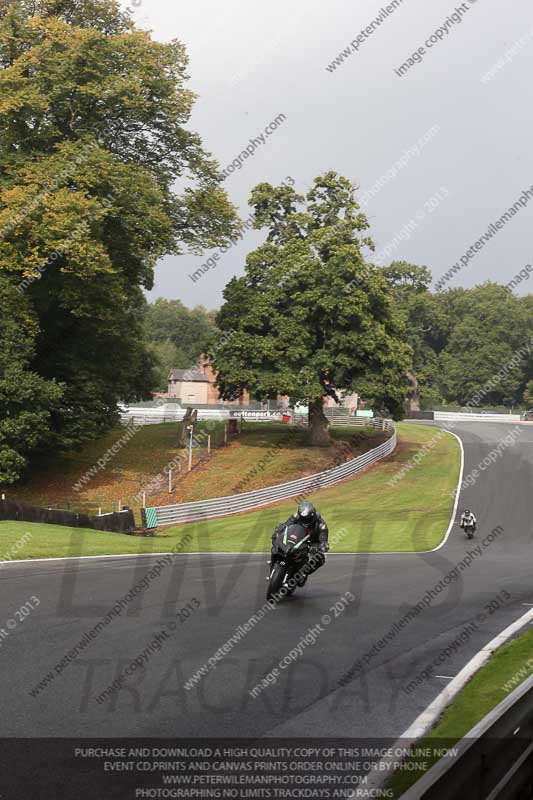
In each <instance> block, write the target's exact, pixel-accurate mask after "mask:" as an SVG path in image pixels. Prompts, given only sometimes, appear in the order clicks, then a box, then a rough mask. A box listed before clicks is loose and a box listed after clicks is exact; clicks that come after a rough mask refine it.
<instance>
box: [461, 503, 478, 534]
mask: <svg viewBox="0 0 533 800" xmlns="http://www.w3.org/2000/svg"><path fill="white" fill-rule="evenodd" d="M476 525H477V519H476V518H475V516H474V514H473V513H472V512H471V511H470V509H469V508H465V510H464V511H463V515H462V517H461V528H462V529H463V530H465V529H466V528H468V527H471V528H472V530H473V531H475V530H476Z"/></svg>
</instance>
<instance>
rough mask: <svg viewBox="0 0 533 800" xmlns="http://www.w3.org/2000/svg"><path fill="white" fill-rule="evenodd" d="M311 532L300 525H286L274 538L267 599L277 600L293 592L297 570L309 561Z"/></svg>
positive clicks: (302, 573) (296, 583)
mask: <svg viewBox="0 0 533 800" xmlns="http://www.w3.org/2000/svg"><path fill="white" fill-rule="evenodd" d="M311 549H312V548H311V534H309V533H308V532H307V531H306V529H305V528H304V527H303V526H302V525H287V526H286V527H285V528H284V529H283V530H282V531H280V532H279V533H278V534H277V536H276V537H275V539H274V542H273V545H272V556H271V558H270V561H269V564H270V575H269V577H268V578H267V580H268V589H267V600H279V599H280V598H281V597H284V596H285V597H288V596H289V595H291V594H293V592H294V591H295V589H296V587H297V586H298V580H297V578H298V577H300V576H302V577H304V576H305V573H304V572H300V576H299V575H298V573H299V571H300V570H301V569H302V567H303V566H304V564H306V563H307V562H308V561H309V554H310V552H311Z"/></svg>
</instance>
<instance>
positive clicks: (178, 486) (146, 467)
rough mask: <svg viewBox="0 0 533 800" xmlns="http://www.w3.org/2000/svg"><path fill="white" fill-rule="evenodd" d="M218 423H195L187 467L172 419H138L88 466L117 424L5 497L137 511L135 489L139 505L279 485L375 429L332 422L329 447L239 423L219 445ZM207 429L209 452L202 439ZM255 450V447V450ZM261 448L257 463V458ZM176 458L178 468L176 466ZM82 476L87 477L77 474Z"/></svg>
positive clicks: (279, 428)
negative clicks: (235, 433)
mask: <svg viewBox="0 0 533 800" xmlns="http://www.w3.org/2000/svg"><path fill="white" fill-rule="evenodd" d="M224 428H225V422H223V421H211V422H210V423H207V422H199V423H198V426H197V428H196V433H197V435H198V438H199V441H200V442H201V443H202V445H203V446H201V447H197V448H194V450H193V464H194V469H193V470H192V471H191V472H188V471H187V467H186V465H187V461H188V456H187V452H186V450H185V449H183V448H182V449H178V448H177V446H176V445H177V435H178V430H179V423H177V422H169V423H162V424H158V425H145V426H144V427H141V428H139V429H138V430H137V431H136V432H135V435H134V436H132V437H131V438H129V439H128V441H127V443H126V444H124V445H123V446H121V447H120V449H118V452H116V453H115V455H113V457H112V458H111V460H110V461H109V462H108V463H107V465H105V468H104V469H96V470H95V472H96V474H91V471H93V470H94V469H95V465H97V464H98V460H99V459H102V457H103V455H104V454H105V453H106V452H107V451H108V450H109V449H110V448H112V447H113V445H115V443H117V442H119V443H120V441H121V437H123V436H124V434H125V431H126V428H125V427H124V426H118V427H116V428H114V429H112V430H111V431H109V432H108V433H106V434H105V435H104V436H101V437H99V438H98V439H96V440H95V441H93V442H88V443H86V444H85V445H84V446H83V448H81V450H79V451H78V452H72V453H69V454H68V455H64V454H63V455H61V454H57V453H50V454H47V456H46V457H43V458H41V459H40V460H38V461H36V462H34V463H33V464H32V468H31V470H30V471H29V472H28V473H27V474H26V475H25V476H24V479H23V480H21V481H19V482H18V483H17V484H15V485H14V486H12V487H9V489H8V490H7V496H8V499H10V500H16V501H19V502H23V503H30V504H34V505H41V506H46V507H49V506H52V507H54V508H62V509H66V510H73V511H80V512H85V513H88V514H97V513H98V509H101V510H102V511H103V512H104V513H105V512H106V511H114V510H116V508H117V505H118V502H119V500H120V501H121V503H122V504H126V505H128V506H130V507H131V508H132V509H133V510H134V511H135V512H136V513H137V518H138V519H140V517H139V514H138V512H139V510H140V506H141V503H142V492H143V491H146V492H147V504H148V505H152V506H159V505H172V504H175V503H185V502H189V501H194V500H206V499H208V498H210V497H223V496H226V495H229V494H236V493H238V492H242V491H249V490H253V489H259V488H263V487H264V486H268V485H271V484H273V483H283V482H284V481H288V480H293V479H294V478H299V477H303V476H304V475H309V474H311V473H312V472H319V471H320V470H323V469H327V468H328V467H330V466H331V464H332V463H334V462H335V460H336V457H337V456H339V455H340V456H341V458H342V457H343V456H342V446H343V443H347V444H349V446H350V452H349V453H348V454H345V455H344V458H345V459H346V458H353V457H355V456H357V455H359V453H362V452H365V451H367V450H369V449H371V448H373V447H375V446H377V445H378V444H379V443H380V442H381V441H382V440H383V433H382V432H381V431H377V430H375V429H373V428H356V429H354V428H346V427H343V428H337V429H335V431H334V433H333V436H332V439H333V441H332V444H331V446H330V447H326V448H319V447H314V448H311V447H309V446H308V443H307V431H306V430H302V429H300V428H295V427H293V426H288V425H283V424H281V423H257V422H248V421H247V422H245V424H244V427H243V432H242V435H241V436H240V437H239V438H237V439H236V440H234V441H231V442H230V444H229V446H227V447H225V446H223V445H224ZM202 433H204V434H205V433H209V434H210V435H211V445H212V451H211V456H210V457H208V455H207V437H206V436H201V434H202ZM261 451H263V452H261ZM265 454H268V458H267V461H266V463H265V464H263V465H261V466H260V467H259V468H258V464H261V459H262V457H263V456H264V455H265ZM177 456H180V457H181V459H182V469H181V471H179V469H178V464H179V459H178V460H176V459H177ZM169 464H173V476H172V478H173V480H172V491H171V492H170V493H169V491H168V472H165V468H166V467H167V465H169ZM84 476H85V477H88V476H89V478H88V480H84Z"/></svg>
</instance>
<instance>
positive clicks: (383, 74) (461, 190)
mask: <svg viewBox="0 0 533 800" xmlns="http://www.w3.org/2000/svg"><path fill="white" fill-rule="evenodd" d="M133 2H135V3H136V7H134V6H133ZM133 2H132V0H130V6H131V8H132V10H133V16H134V19H135V20H136V21H137V22H138V24H139V25H141V26H142V27H145V28H146V27H148V28H150V29H152V30H153V35H154V37H155V38H157V39H160V40H168V39H171V38H178V39H180V40H181V41H183V42H184V43H185V44H186V46H187V50H188V52H189V55H190V68H189V72H190V75H191V80H190V86H191V88H192V89H194V91H195V92H197V94H198V95H199V97H198V100H197V104H196V106H195V110H194V113H193V115H192V118H191V122H190V127H191V128H192V129H194V130H196V131H197V132H198V133H199V134H200V135H201V137H202V140H203V142H204V144H205V147H206V148H207V149H208V150H210V151H211V152H212V153H213V154H214V155H215V156H216V157H217V159H218V160H219V162H220V164H221V166H222V167H223V168H225V167H226V166H227V165H228V164H230V163H231V162H232V161H233V160H234V159H235V158H236V157H237V156H238V155H239V154H240V153H241V151H242V150H244V148H245V147H246V146H247V145H248V144H249V142H250V140H251V139H253V138H257V137H258V136H259V135H260V134H261V133H262V132H263V131H264V129H265V127H266V126H267V125H268V124H269V123H270V122H271V121H272V120H274V119H275V118H276V117H278V115H280V114H284V115H285V117H286V119H285V121H284V122H282V123H281V124H280V125H279V127H278V128H277V129H276V130H275V131H274V132H273V133H272V134H271V135H270V136H269V137H267V138H266V139H265V143H264V144H261V145H260V146H258V147H257V148H256V150H255V152H254V154H253V156H251V157H249V158H248V159H246V160H243V161H242V167H241V169H236V170H235V172H233V174H232V175H231V176H230V177H229V178H228V179H227V180H226V183H225V187H226V189H227V191H228V194H229V196H230V198H231V199H232V201H233V202H234V203H235V204H236V205H237V207H238V208H239V210H240V214H241V217H243V218H245V217H247V216H248V215H249V213H250V209H249V207H248V199H249V196H250V190H251V189H252V187H253V186H254V185H255V184H256V183H258V182H260V181H269V182H271V183H274V184H276V183H279V182H281V181H282V180H284V179H285V178H286V176H291V177H292V178H293V179H294V181H295V182H296V186H295V188H296V189H298V190H302V191H304V190H305V189H306V185H308V184H309V182H310V181H311V180H312V179H313V177H314V176H316V175H318V174H320V173H322V172H324V171H326V170H328V169H333V170H336V171H337V172H339V173H341V174H342V175H345V176H347V177H349V178H350V179H352V180H354V181H356V182H357V184H358V185H359V186H360V195H361V196H364V195H365V192H366V193H367V194H366V200H367V203H366V205H365V211H366V213H367V215H368V217H369V220H370V223H371V235H372V236H373V238H374V241H375V243H376V257H377V256H378V255H379V256H380V257H381V260H382V263H388V262H390V261H392V260H395V259H403V260H408V261H411V262H414V263H417V264H425V265H427V266H428V267H429V268H430V269H431V271H432V273H433V276H434V279H435V281H437V280H438V279H439V278H440V277H442V275H443V274H444V273H446V271H447V270H449V269H450V268H451V267H452V266H453V265H454V264H456V263H457V262H460V260H461V257H463V256H465V254H466V252H467V251H468V250H469V248H470V247H471V246H472V245H474V243H475V242H476V241H478V240H479V239H480V237H481V235H482V234H484V233H485V232H487V229H488V228H489V225H490V224H491V223H493V222H496V220H499V219H500V217H501V216H502V215H503V214H504V212H505V211H506V210H507V209H508V208H509V207H511V206H512V205H513V204H514V203H515V202H516V201H517V200H518V199H519V197H520V196H521V195H522V192H523V191H524V190H526V189H529V188H530V187H532V186H533V148H532V146H531V139H532V129H533V125H532V122H533V104H532V98H531V74H532V72H533V7H532V5H531V0H507V2H506V3H505V4H503V3H502V2H501V1H499V0H467V1H466V2H464V3H463V4H462V5H461V4H460V3H453V2H449V0H432V2H431V3H429V2H428V0H403V2H399V0H396V2H397V3H398V5H397V8H396V9H392V10H391V12H390V13H389V14H388V15H387V13H386V11H385V13H382V12H381V10H382V9H384V8H385V9H387V6H388V3H387V0H359V1H358V2H357V4H356V3H354V2H353V0H329V2H327V3H326V2H324V0H305V1H304V0H290V2H287V0H269V2H268V3H265V2H259V0H224V2H222V0H195V2H194V3H193V2H190V3H187V2H180V3H177V2H176V0H142V2H141V5H140V6H138V5H137V4H138V3H139V2H140V0H133ZM123 5H124V6H126V5H128V4H127V3H126V2H124V3H123ZM389 8H391V7H390V6H389ZM456 9H460V10H459V12H456V11H455V10H456ZM380 12H381V18H382V20H383V21H382V23H381V25H379V26H376V29H375V30H374V31H373V32H370V34H369V35H366V36H362V37H360V38H359V42H360V43H359V44H358V45H357V46H358V49H357V51H352V52H351V54H350V55H349V57H346V58H345V60H344V62H343V63H341V64H340V65H339V66H337V67H336V69H334V70H332V71H328V70H327V69H326V67H327V66H328V65H329V64H331V63H332V62H333V61H334V59H335V58H336V57H337V56H339V54H340V53H341V52H342V51H343V50H344V49H345V48H349V47H350V43H351V42H352V41H353V40H356V39H357V37H358V36H359V34H360V33H361V31H362V30H364V29H365V28H367V26H369V25H370V24H371V22H372V20H374V19H376V18H377V17H379V16H380ZM454 12H455V13H454ZM459 20H460V21H459ZM438 29H440V33H439V32H437V31H438ZM436 32H437V33H436ZM432 36H433V42H432V41H431V39H430V37H432ZM439 36H440V37H441V38H439ZM425 42H429V45H431V46H427V45H426V44H425ZM420 47H422V48H423V52H422V53H421V55H420V58H421V60H420V61H413V60H411V65H410V66H408V68H406V69H405V70H404V74H403V76H400V75H398V74H397V72H396V71H395V70H399V69H400V67H401V65H402V64H404V63H406V62H407V61H408V59H409V58H410V57H411V56H412V54H413V53H414V52H415V51H417V50H418V48H420ZM500 59H502V60H501V61H500V65H499V67H498V66H497V65H498V62H499V60H500ZM490 70H492V73H491V74H490V75H489V76H488V77H485V81H483V80H482V78H483V76H487V73H489V71H490ZM421 140H422V141H423V140H425V143H424V144H421ZM417 146H418V148H419V150H418V153H417V151H416V147H417ZM395 172H396V174H394V173H395ZM380 179H381V180H380ZM379 187H380V188H379ZM369 192H373V194H374V196H373V197H369V194H368V193H369ZM526 202H527V201H525V200H524V207H523V209H521V210H520V212H519V213H517V214H516V215H514V216H513V217H512V219H511V220H510V221H509V222H508V223H507V224H506V225H505V226H504V227H502V228H501V229H500V230H498V232H497V234H495V235H494V236H493V237H492V238H490V239H487V241H486V243H484V245H483V246H482V247H479V248H478V250H477V251H475V252H473V251H472V252H473V257H470V258H468V262H467V263H466V265H465V266H464V267H463V268H462V269H461V271H460V272H458V273H457V274H456V275H453V277H451V278H450V280H449V281H448V282H447V284H446V285H447V286H458V285H462V286H473V285H474V284H477V283H481V282H483V281H485V280H487V279H491V280H496V281H498V282H500V283H504V284H506V283H508V281H509V280H511V279H512V278H513V276H514V275H515V274H517V273H518V272H519V271H520V269H522V268H523V267H525V265H526V264H531V263H533V262H532V258H533V239H532V236H531V228H532V225H531V222H532V218H533V198H532V199H531V200H530V201H528V202H527V204H526ZM262 238H263V237H262V234H261V233H259V232H256V231H251V232H248V233H246V234H245V236H244V239H243V241H242V242H241V243H240V244H239V245H237V246H235V247H234V248H232V249H231V250H230V251H229V252H228V253H226V254H225V255H223V256H220V259H219V260H218V261H217V262H216V267H215V268H214V269H211V270H210V271H209V272H207V273H206V274H204V275H203V276H202V277H201V278H200V279H199V280H197V281H196V282H193V281H192V280H191V279H190V277H189V275H190V274H191V273H192V272H194V271H195V270H196V269H198V267H199V266H200V265H201V264H203V263H204V262H205V261H206V260H207V258H208V257H209V256H210V255H212V253H213V252H214V251H210V252H208V253H206V254H205V256H204V257H202V258H198V257H194V256H180V257H169V258H166V259H164V260H163V261H161V262H160V263H159V264H158V266H157V268H156V278H155V288H154V291H153V292H151V293H150V299H155V298H156V297H159V296H162V297H167V298H177V299H180V300H182V301H183V302H184V303H185V304H186V305H188V306H194V305H197V304H203V305H205V306H206V307H208V308H215V307H218V306H219V305H220V303H221V301H222V290H223V288H224V285H225V284H226V283H227V282H228V280H229V279H230V278H231V277H232V276H233V275H239V274H242V272H243V269H244V259H245V255H246V253H247V252H248V251H249V250H251V249H253V248H254V247H255V246H257V244H258V243H259V242H260V241H261V240H262ZM387 248H388V249H387ZM531 286H532V287H533V283H532V284H531ZM515 291H516V292H517V293H526V292H528V291H530V284H529V283H528V282H527V281H523V282H522V283H521V284H520V286H519V287H518V288H517V289H516V290H515ZM531 291H533V288H531Z"/></svg>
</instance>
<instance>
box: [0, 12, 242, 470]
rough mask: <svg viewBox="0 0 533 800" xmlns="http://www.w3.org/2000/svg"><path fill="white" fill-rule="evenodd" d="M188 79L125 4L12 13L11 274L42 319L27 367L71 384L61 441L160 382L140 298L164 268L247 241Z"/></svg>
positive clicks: (70, 440) (6, 160)
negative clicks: (200, 126)
mask: <svg viewBox="0 0 533 800" xmlns="http://www.w3.org/2000/svg"><path fill="white" fill-rule="evenodd" d="M187 79H188V75H187V55H186V52H185V48H184V46H183V44H182V43H180V42H178V41H172V42H169V43H159V42H155V41H153V40H152V38H151V36H150V34H149V33H147V32H146V31H141V30H137V29H136V28H135V26H134V25H133V23H132V22H131V20H130V18H129V16H128V14H125V13H122V12H121V11H120V8H119V4H118V3H117V2H115V1H114V0H33V1H30V0H13V2H10V3H9V4H7V5H4V6H3V7H2V10H1V11H0V276H4V277H5V278H7V279H8V280H9V281H10V284H11V285H12V286H16V287H18V289H19V293H20V294H21V296H22V295H24V297H25V298H26V303H27V305H28V308H30V309H31V313H32V315H33V319H34V320H35V322H36V324H37V326H38V330H37V332H36V335H35V346H34V348H33V351H32V355H31V357H30V359H29V361H28V363H27V369H28V370H29V371H30V372H31V373H32V374H33V373H36V374H37V375H39V376H41V377H42V378H43V379H44V380H45V381H51V380H56V381H57V382H59V383H61V384H62V385H63V395H62V398H63V399H62V401H61V403H60V404H59V405H58V406H57V407H56V408H55V410H54V413H53V415H52V417H51V429H52V433H54V434H55V436H56V444H57V446H59V447H71V446H75V445H76V444H78V443H80V442H81V441H83V440H84V439H86V438H89V437H91V436H94V435H95V434H97V433H98V432H99V431H101V430H102V429H103V428H104V427H105V426H107V425H109V424H111V422H112V421H113V419H114V418H115V416H116V403H117V400H119V399H122V400H125V401H127V400H133V399H137V398H140V397H143V396H147V394H148V393H149V391H150V390H151V389H152V388H153V385H154V380H155V375H154V369H153V366H154V365H153V356H151V355H150V353H149V352H148V350H147V348H146V347H145V345H144V344H143V341H142V340H143V333H142V332H143V310H144V305H145V301H144V298H143V292H142V290H143V289H150V288H151V287H152V284H153V269H154V265H155V263H156V261H157V260H158V259H159V258H161V257H162V256H163V255H165V254H168V253H180V252H183V251H184V249H189V250H193V251H195V252H196V251H199V250H200V249H202V248H207V247H212V246H215V245H219V244H221V243H224V242H226V241H228V240H229V237H231V236H232V235H234V234H235V232H236V226H237V222H236V213H235V209H234V207H233V206H232V205H231V203H230V202H229V200H228V198H227V196H226V194H225V192H224V191H223V190H222V188H221V185H220V183H221V180H222V176H221V175H220V173H219V168H218V166H217V164H216V162H215V161H214V160H213V158H212V156H211V155H210V154H209V153H207V152H205V150H204V149H203V147H202V143H201V141H200V138H199V136H198V135H197V134H196V133H194V132H192V131H190V130H188V128H187V127H186V125H187V123H188V120H189V117H190V114H191V109H192V106H193V103H194V99H195V97H194V94H193V93H192V92H191V90H190V89H188V88H187V85H186V82H187ZM177 179H179V180H180V183H181V185H182V186H184V187H185V188H184V189H183V191H182V193H181V194H179V195H178V194H175V193H174V191H173V189H172V187H173V185H174V184H175V182H176V180H177ZM21 302H22V300H21ZM21 335H23V332H22V331H21ZM5 478H6V474H3V473H0V480H3V479H5ZM9 479H11V478H9Z"/></svg>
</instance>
